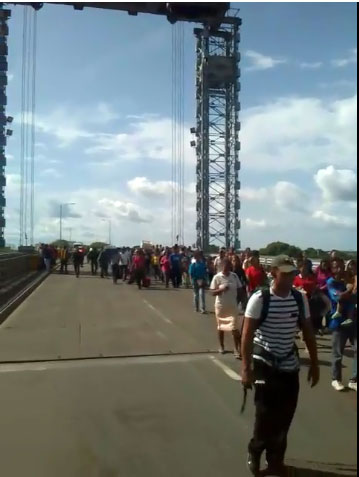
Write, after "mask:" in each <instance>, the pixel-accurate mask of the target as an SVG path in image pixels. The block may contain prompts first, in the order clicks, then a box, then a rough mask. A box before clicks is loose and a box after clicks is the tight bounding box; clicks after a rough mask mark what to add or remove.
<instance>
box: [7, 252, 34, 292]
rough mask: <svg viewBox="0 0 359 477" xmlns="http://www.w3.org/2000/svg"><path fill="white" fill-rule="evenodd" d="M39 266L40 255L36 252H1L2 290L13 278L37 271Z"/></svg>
mask: <svg viewBox="0 0 359 477" xmlns="http://www.w3.org/2000/svg"><path fill="white" fill-rule="evenodd" d="M38 266H39V256H38V255H36V254H21V253H16V252H14V253H2V254H0V290H1V288H3V287H4V286H5V285H7V284H9V283H11V282H12V281H13V280H16V279H17V278H20V277H22V276H24V275H27V274H28V273H31V272H33V271H36V270H37V269H38Z"/></svg>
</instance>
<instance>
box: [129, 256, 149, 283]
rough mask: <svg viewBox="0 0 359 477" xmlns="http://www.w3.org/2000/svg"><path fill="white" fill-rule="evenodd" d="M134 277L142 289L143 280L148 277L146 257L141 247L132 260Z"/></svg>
mask: <svg viewBox="0 0 359 477" xmlns="http://www.w3.org/2000/svg"><path fill="white" fill-rule="evenodd" d="M132 267H133V273H134V278H135V281H136V283H137V286H138V289H139V290H141V288H142V285H143V280H144V279H145V277H146V257H145V254H144V252H143V250H141V249H137V250H136V253H135V256H134V257H133V261H132Z"/></svg>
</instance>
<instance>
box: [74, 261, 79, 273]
mask: <svg viewBox="0 0 359 477" xmlns="http://www.w3.org/2000/svg"><path fill="white" fill-rule="evenodd" d="M80 266H81V262H74V269H75V275H76V276H77V277H78V276H79V275H80Z"/></svg>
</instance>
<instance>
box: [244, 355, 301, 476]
mask: <svg viewBox="0 0 359 477" xmlns="http://www.w3.org/2000/svg"><path fill="white" fill-rule="evenodd" d="M256 368H257V369H256ZM259 368H260V372H259V373H258V372H256V371H258V369H259ZM255 377H256V379H257V377H258V379H260V380H262V381H263V382H264V384H256V385H255V397H254V402H255V408H256V416H255V424H254V433H253V438H252V440H251V442H250V443H249V452H250V453H252V454H255V455H261V454H262V453H263V452H264V451H266V454H267V462H268V465H269V466H273V467H276V466H278V465H281V464H283V462H284V457H285V452H286V449H287V436H288V432H289V428H290V425H291V423H292V420H293V417H294V414H295V410H296V408H297V403H298V395H299V373H298V372H293V373H285V372H279V371H273V370H272V369H271V368H269V367H268V366H266V365H264V364H261V363H259V362H258V361H256V360H255Z"/></svg>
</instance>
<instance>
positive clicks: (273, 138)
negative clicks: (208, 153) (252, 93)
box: [240, 95, 357, 172]
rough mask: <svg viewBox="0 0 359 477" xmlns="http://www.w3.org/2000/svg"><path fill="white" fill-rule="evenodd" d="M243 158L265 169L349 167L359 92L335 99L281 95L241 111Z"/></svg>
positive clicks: (354, 152) (353, 158) (353, 151)
mask: <svg viewBox="0 0 359 477" xmlns="http://www.w3.org/2000/svg"><path fill="white" fill-rule="evenodd" d="M242 118H243V125H242V131H241V133H240V139H241V141H242V151H241V160H242V162H243V164H244V165H245V167H247V168H251V169H254V170H261V171H262V172H264V171H267V170H268V171H272V172H273V171H275V170H277V171H281V172H283V171H285V170H298V169H302V170H306V171H308V170H310V169H314V168H317V167H318V166H319V167H322V166H323V164H333V165H335V166H341V167H343V166H344V167H345V168H350V167H353V164H354V163H355V161H356V155H357V145H356V144H357V96H356V95H355V96H352V97H349V98H345V99H342V100H338V101H327V100H326V101H324V100H320V99H318V98H282V99H278V100H276V101H273V102H269V103H267V104H265V105H263V106H259V107H254V108H249V109H247V110H245V111H243V112H242Z"/></svg>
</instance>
